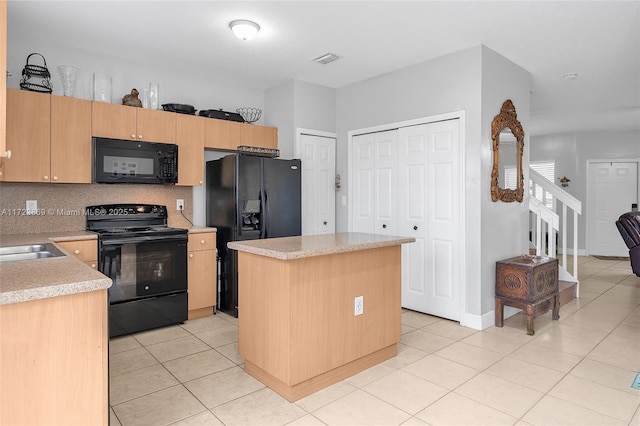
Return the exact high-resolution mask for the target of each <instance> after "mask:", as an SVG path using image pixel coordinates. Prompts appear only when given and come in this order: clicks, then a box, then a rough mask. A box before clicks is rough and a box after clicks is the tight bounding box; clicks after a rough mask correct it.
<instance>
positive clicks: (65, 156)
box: [51, 96, 91, 183]
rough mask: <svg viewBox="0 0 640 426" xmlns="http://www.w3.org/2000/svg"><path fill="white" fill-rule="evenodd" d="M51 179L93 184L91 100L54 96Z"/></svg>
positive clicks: (52, 107)
mask: <svg viewBox="0 0 640 426" xmlns="http://www.w3.org/2000/svg"><path fill="white" fill-rule="evenodd" d="M51 181H52V182H53V183H91V101H85V100H82V99H75V98H71V97H67V96H51Z"/></svg>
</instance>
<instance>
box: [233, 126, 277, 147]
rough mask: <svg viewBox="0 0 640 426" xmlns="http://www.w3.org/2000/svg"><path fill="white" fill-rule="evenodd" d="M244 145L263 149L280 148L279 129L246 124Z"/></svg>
mask: <svg viewBox="0 0 640 426" xmlns="http://www.w3.org/2000/svg"><path fill="white" fill-rule="evenodd" d="M242 133H243V134H242V139H241V140H242V144H241V145H248V146H259V147H261V148H273V149H277V148H278V128H277V127H265V126H256V125H254V124H244V125H243V126H242Z"/></svg>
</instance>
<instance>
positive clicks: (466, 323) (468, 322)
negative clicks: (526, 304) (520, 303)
mask: <svg viewBox="0 0 640 426" xmlns="http://www.w3.org/2000/svg"><path fill="white" fill-rule="evenodd" d="M520 311H521V309H517V308H513V307H511V306H505V307H504V319H507V318H509V317H512V316H514V315H515V314H517V313H518V312H520ZM495 324H496V312H495V310H493V311H490V312H487V313H486V314H484V315H474V314H467V313H465V314H464V315H463V318H462V321H460V325H461V326H463V327H469V328H472V329H474V330H485V329H487V328H489V327H493V326H494V325H495Z"/></svg>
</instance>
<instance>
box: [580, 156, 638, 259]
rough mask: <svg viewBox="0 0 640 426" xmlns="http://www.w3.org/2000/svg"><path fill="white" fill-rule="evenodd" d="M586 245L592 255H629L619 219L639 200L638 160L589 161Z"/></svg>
mask: <svg viewBox="0 0 640 426" xmlns="http://www.w3.org/2000/svg"><path fill="white" fill-rule="evenodd" d="M587 173H588V177H587V179H589V180H588V182H589V192H588V194H587V208H588V212H587V241H588V244H589V247H588V248H587V251H588V254H590V255H601V256H629V249H628V248H627V246H626V245H625V243H624V240H623V239H622V237H621V236H620V232H619V231H618V228H617V227H616V224H615V222H616V220H617V219H618V218H619V217H620V215H621V214H622V213H625V212H628V211H630V210H631V204H632V203H637V202H638V163H636V162H618V163H615V162H606V163H605V162H603V163H597V162H593V163H589V169H588V170H587Z"/></svg>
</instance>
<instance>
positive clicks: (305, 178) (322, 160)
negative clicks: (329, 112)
mask: <svg viewBox="0 0 640 426" xmlns="http://www.w3.org/2000/svg"><path fill="white" fill-rule="evenodd" d="M299 152H300V160H301V162H302V235H313V234H327V233H333V232H335V202H336V198H335V174H336V173H335V168H336V165H335V158H336V140H335V138H331V137H324V136H316V135H307V134H301V135H300V151H299Z"/></svg>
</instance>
